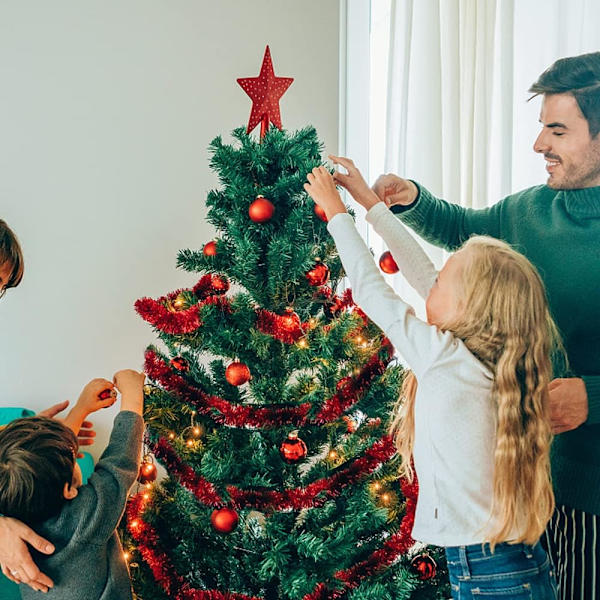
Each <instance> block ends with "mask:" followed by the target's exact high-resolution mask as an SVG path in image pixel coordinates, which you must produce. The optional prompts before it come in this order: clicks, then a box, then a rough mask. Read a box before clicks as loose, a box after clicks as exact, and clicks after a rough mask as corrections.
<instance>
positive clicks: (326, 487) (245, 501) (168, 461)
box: [149, 436, 396, 510]
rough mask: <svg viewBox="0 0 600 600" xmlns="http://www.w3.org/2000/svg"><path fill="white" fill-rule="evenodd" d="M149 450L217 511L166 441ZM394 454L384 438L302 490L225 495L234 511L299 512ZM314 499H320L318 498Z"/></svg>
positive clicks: (217, 501) (215, 500)
mask: <svg viewBox="0 0 600 600" xmlns="http://www.w3.org/2000/svg"><path fill="white" fill-rule="evenodd" d="M149 446H150V449H151V450H152V452H153V454H154V456H156V458H158V459H159V460H160V461H161V462H162V463H163V464H164V466H165V467H166V469H167V470H168V471H169V473H171V474H174V475H175V476H176V477H177V479H178V481H179V483H181V485H183V486H184V487H185V488H186V489H188V490H189V491H190V492H192V494H194V496H196V498H198V500H200V502H202V503H203V504H205V505H207V506H214V507H220V506H223V505H224V502H223V499H222V498H221V497H220V496H219V495H218V494H217V492H216V490H215V488H214V486H213V485H212V484H211V483H210V482H209V481H207V480H206V479H204V477H202V476H199V475H198V474H196V473H195V472H194V470H193V469H191V467H189V466H188V465H186V464H185V463H184V462H183V461H182V460H181V458H180V457H179V456H178V455H177V453H176V452H175V450H174V449H173V447H172V446H171V444H169V442H168V441H167V440H166V439H165V438H162V437H161V438H159V439H158V441H157V442H152V441H150V442H149ZM395 452H396V448H395V446H394V442H393V440H392V438H390V437H388V436H385V437H383V438H381V439H380V440H378V441H377V442H375V443H374V444H373V445H372V446H371V447H370V448H368V449H367V450H366V451H365V452H364V455H363V456H361V457H360V458H357V459H356V460H354V461H352V462H351V463H350V465H348V466H347V467H346V468H345V469H343V470H340V471H338V472H337V473H334V474H333V475H332V476H331V477H323V478H322V479H318V480H316V481H313V482H312V483H310V484H308V485H307V486H306V487H305V488H292V489H287V490H284V491H281V492H280V491H275V490H268V489H264V488H263V489H255V490H242V489H240V488H238V487H235V486H228V487H227V492H228V494H229V496H230V498H231V503H232V505H233V506H234V507H235V508H243V507H247V506H252V507H255V508H258V509H261V510H266V509H271V510H289V509H294V510H300V509H302V508H313V507H315V506H320V505H322V504H323V503H325V502H326V501H327V500H329V499H331V498H336V497H337V496H339V495H340V494H341V493H342V491H343V490H344V488H345V487H347V486H348V485H352V484H354V483H356V482H357V481H359V480H360V479H362V478H363V477H364V476H366V475H368V474H370V473H372V472H373V471H375V470H376V469H377V468H378V467H379V466H380V465H381V464H383V463H385V462H387V461H388V460H389V459H390V458H391V457H392V456H393V455H394V454H395ZM317 496H319V497H318V498H317Z"/></svg>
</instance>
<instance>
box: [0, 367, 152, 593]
mask: <svg viewBox="0 0 600 600" xmlns="http://www.w3.org/2000/svg"><path fill="white" fill-rule="evenodd" d="M107 384H108V385H109V386H110V387H112V385H113V384H111V383H110V382H107V381H106V380H94V381H93V382H91V383H90V384H88V386H87V387H86V389H84V392H83V393H82V395H81V397H80V399H79V401H78V403H77V405H76V407H75V408H74V410H73V411H72V412H75V413H76V415H77V416H78V418H80V419H81V421H83V419H84V418H85V417H86V416H87V415H88V414H89V413H90V412H93V411H94V410H96V409H97V405H98V402H100V400H99V392H101V391H102V389H101V388H106V387H107ZM143 385H144V375H143V374H142V373H137V372H136V371H131V370H123V371H119V372H118V373H116V374H115V376H114V386H115V387H116V388H117V389H118V390H119V391H120V392H121V411H120V412H119V414H118V415H117V416H116V418H115V421H114V427H113V430H112V434H111V437H110V442H109V444H108V446H107V448H106V450H105V451H104V453H103V454H102V456H101V458H100V460H99V462H98V464H97V465H96V468H95V470H94V473H93V474H92V476H91V477H90V479H89V481H88V482H87V484H86V485H82V481H81V470H80V469H79V466H78V465H77V463H76V460H75V459H76V456H77V449H78V448H77V438H76V437H75V433H74V432H73V423H70V426H71V428H69V427H67V426H66V425H64V424H63V423H61V422H59V421H57V420H55V419H48V418H45V417H29V418H25V419H18V420H17V421H13V422H12V423H11V424H10V425H9V426H8V427H7V428H6V429H5V430H3V431H2V432H0V513H1V514H4V515H7V516H12V517H15V518H17V519H20V520H22V521H23V522H25V523H27V524H28V525H30V526H32V527H34V528H35V529H36V531H37V532H38V533H39V534H40V535H42V536H44V537H46V538H47V539H48V540H50V541H52V543H53V544H54V546H55V548H56V550H55V552H54V553H53V554H52V555H50V556H46V555H44V554H40V553H36V554H35V555H34V558H35V561H36V563H37V564H38V566H39V567H40V568H41V569H42V571H44V572H45V573H47V574H48V575H49V576H50V577H51V578H52V580H53V581H54V586H53V587H52V588H51V589H49V591H48V597H51V598H52V597H53V598H60V599H61V600H127V599H131V598H132V593H131V585H130V581H129V573H128V571H127V565H126V563H125V559H124V557H123V549H122V547H121V543H120V541H119V538H118V536H117V532H116V528H117V525H118V523H119V521H120V519H121V517H122V515H123V511H124V509H125V503H126V501H127V494H128V491H129V489H130V487H131V486H132V485H133V483H134V481H135V479H136V476H137V474H138V468H139V461H140V452H141V446H142V433H143V420H142V412H143V391H142V388H143ZM75 429H76V427H75ZM12 575H13V577H15V579H18V573H14V572H13V573H12ZM20 588H21V595H22V598H23V600H30V599H32V598H39V594H38V593H37V592H35V591H34V590H32V589H31V588H29V587H27V586H26V585H24V584H21V585H20Z"/></svg>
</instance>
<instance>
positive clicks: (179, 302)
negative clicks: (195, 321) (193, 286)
mask: <svg viewBox="0 0 600 600" xmlns="http://www.w3.org/2000/svg"><path fill="white" fill-rule="evenodd" d="M184 307H185V298H184V297H183V296H182V295H179V296H177V298H175V300H173V308H174V309H175V310H181V309H182V308H184Z"/></svg>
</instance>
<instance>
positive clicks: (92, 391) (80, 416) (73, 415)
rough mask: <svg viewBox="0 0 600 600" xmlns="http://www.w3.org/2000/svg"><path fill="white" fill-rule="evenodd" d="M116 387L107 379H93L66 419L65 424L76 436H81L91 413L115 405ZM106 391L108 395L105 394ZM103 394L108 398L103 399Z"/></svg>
mask: <svg viewBox="0 0 600 600" xmlns="http://www.w3.org/2000/svg"><path fill="white" fill-rule="evenodd" d="M114 387H115V386H114V384H113V383H112V382H111V381H108V380H107V379H100V378H98V379H92V381H90V382H89V383H88V384H87V385H86V386H85V387H84V388H83V390H82V391H81V394H80V395H79V399H78V400H77V403H76V404H75V406H74V407H73V408H72V409H71V411H70V412H69V414H68V415H67V416H66V417H65V420H64V424H65V425H66V426H67V427H69V428H70V429H71V430H72V431H73V432H74V433H75V435H79V430H80V429H81V426H82V425H83V423H84V422H85V419H86V417H87V416H88V415H89V414H90V413H93V412H95V411H97V410H100V409H101V408H107V407H109V406H112V405H113V404H114V403H115V400H116V394H115V392H114V390H113V388H114ZM105 391H106V392H107V393H106V394H103V392H105ZM101 394H102V396H104V395H106V396H107V397H106V398H104V397H101Z"/></svg>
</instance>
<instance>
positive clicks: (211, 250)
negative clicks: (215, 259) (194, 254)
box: [202, 240, 217, 256]
mask: <svg viewBox="0 0 600 600" xmlns="http://www.w3.org/2000/svg"><path fill="white" fill-rule="evenodd" d="M202 252H203V253H204V256H216V255H217V242H215V241H214V240H213V241H212V242H208V243H206V244H204V248H203V249H202Z"/></svg>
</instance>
